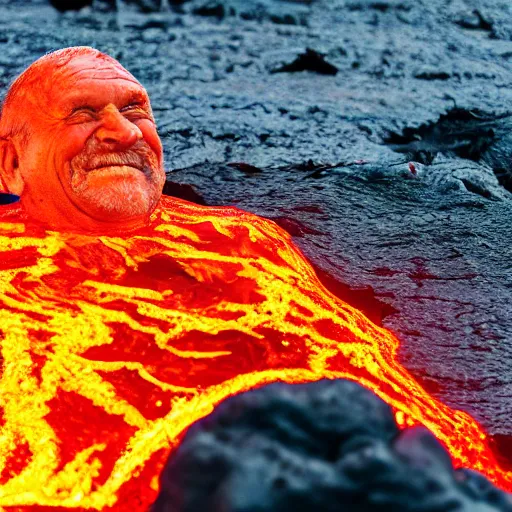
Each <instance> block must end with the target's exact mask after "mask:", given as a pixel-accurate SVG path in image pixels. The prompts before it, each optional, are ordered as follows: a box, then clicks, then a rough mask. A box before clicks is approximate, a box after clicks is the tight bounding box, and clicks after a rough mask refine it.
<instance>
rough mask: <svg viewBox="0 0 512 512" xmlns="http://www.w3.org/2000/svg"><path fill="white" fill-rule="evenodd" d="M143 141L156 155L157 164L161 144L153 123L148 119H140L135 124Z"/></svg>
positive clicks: (160, 157)
mask: <svg viewBox="0 0 512 512" xmlns="http://www.w3.org/2000/svg"><path fill="white" fill-rule="evenodd" d="M137 126H138V127H139V129H140V131H141V132H142V136H143V137H144V140H145V141H146V142H147V144H148V145H149V147H150V148H151V149H152V150H153V151H154V152H155V153H156V154H157V155H158V159H159V163H161V159H162V142H161V141H160V137H159V136H158V133H157V131H156V126H155V123H153V122H152V121H150V120H149V119H142V120H140V121H139V122H138V123H137Z"/></svg>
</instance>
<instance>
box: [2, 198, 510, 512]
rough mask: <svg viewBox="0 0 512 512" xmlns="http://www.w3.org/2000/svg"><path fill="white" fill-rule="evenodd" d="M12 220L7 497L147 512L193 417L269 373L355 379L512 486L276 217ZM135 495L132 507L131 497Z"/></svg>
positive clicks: (459, 457) (221, 211)
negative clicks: (99, 232)
mask: <svg viewBox="0 0 512 512" xmlns="http://www.w3.org/2000/svg"><path fill="white" fill-rule="evenodd" d="M17 214H18V212H17V211H16V208H15V207H10V208H9V209H8V208H6V210H5V213H4V214H3V215H2V216H0V340H1V347H2V357H3V371H2V376H1V380H0V397H1V404H0V405H1V415H0V425H1V426H2V428H1V431H0V469H1V472H0V506H3V507H19V508H17V510H30V509H32V507H31V506H34V505H47V506H60V507H68V508H78V509H86V508H91V509H96V510H100V509H106V508H109V507H112V510H129V509H131V510H133V511H134V512H136V511H141V512H142V511H143V510H146V509H147V507H148V505H149V503H151V502H152V501H153V500H154V499H155V496H156V492H157V489H156V485H155V475H158V473H159V472H160V470H161V468H162V466H163V464H164V462H165V459H166V457H167V455H168V453H169V451H170V449H171V448H172V446H174V445H176V443H177V442H179V436H180V434H182V433H183V431H184V430H185V429H186V428H187V427H188V426H189V425H190V424H191V423H193V422H194V421H196V420H198V419H199V418H202V417H204V416H205V415H207V414H209V413H210V412H211V411H212V409H213V407H214V406H215V404H217V403H219V402H220V401H222V400H223V399H225V398H226V397H228V396H231V395H233V394H236V393H240V392H243V391H245V390H248V389H250V388H253V387H255V386H260V385H262V384H266V383H270V382H275V381H284V382H289V383H299V382H308V381H315V380H318V379H321V378H325V377H327V378H341V377H343V378H349V379H353V380H357V381H358V382H360V383H361V384H363V385H364V386H366V387H368V388H370V389H372V390H374V391H375V392H376V393H377V394H378V395H379V396H380V397H381V398H382V399H384V400H385V401H386V402H387V403H389V404H390V405H391V406H392V407H393V408H394V410H395V413H396V418H397V421H398V422H399V424H401V425H404V426H405V425H413V424H416V423H422V424H424V425H426V426H427V427H428V428H430V429H431V430H432V431H433V432H434V433H435V435H436V436H437V437H438V438H439V439H440V440H441V441H442V442H444V443H445V445H446V446H447V447H448V449H449V451H450V453H451V454H452V457H453V460H454V462H455V463H456V464H457V465H464V466H468V467H472V468H474V469H477V470H480V471H482V472H483V473H484V474H486V475H487V476H488V477H489V478H491V479H492V480H493V481H494V482H496V483H497V484H498V485H500V486H502V487H505V488H510V486H511V482H512V475H511V474H509V473H505V472H504V471H502V470H501V469H500V468H499V467H498V465H497V463H496V461H495V459H494V457H493V454H492V453H491V451H490V450H489V448H488V446H487V444H486V436H485V434H484V432H483V431H482V429H481V428H480V427H479V425H478V424H477V423H476V422H475V421H474V420H473V419H472V418H471V417H470V416H468V415H467V414H465V413H463V412H460V411H454V410H451V409H449V408H447V407H446V406H444V405H443V404H441V403H439V402H438V401H436V400H434V399H433V398H432V397H431V396H429V395H428V394H427V393H426V392H425V391H424V390H423V389H422V388H421V387H420V386H419V385H418V384H417V383H416V382H415V381H414V380H413V378H412V377H411V376H410V375H409V373H408V372H407V371H406V370H405V369H404V368H402V367H401V366H400V365H398V363H397V362H396V351H397V348H398V341H397V339H396V338H395V337H394V336H393V335H392V334H391V333H389V332H388V331H386V330H384V329H381V328H379V327H377V326H375V325H374V324H372V323H371V322H369V321H368V319H366V318H365V317H364V316H363V315H362V314H361V313H360V312H358V311H357V310H355V309H353V308H351V307H350V306H348V305H347V304H345V303H343V302H342V301H340V300H339V299H337V298H336V297H334V296H333V295H332V294H330V293H329V292H328V291H327V290H326V289H325V288H324V287H323V286H322V285H321V284H320V283H319V281H318V279H317V277H316V276H315V274H314V272H313V270H312V268H311V266H310V265H309V264H308V263H307V261H306V260H305V259H304V257H303V256H302V255H301V254H300V252H299V251H298V250H297V249H296V248H295V247H294V246H293V245H292V243H291V240H290V237H289V235H288V234H287V233H286V232H284V231H283V230H281V229H280V228H279V227H277V226H276V225H275V224H274V223H272V222H269V221H266V220H264V219H261V218H258V217H256V216H253V215H250V214H247V213H244V212H241V211H239V210H236V209H234V208H206V207H202V206H196V205H192V204H190V203H186V202H183V201H180V200H175V199H171V198H163V199H162V201H161V203H160V206H159V207H158V209H157V210H156V211H155V213H154V214H153V216H152V219H151V225H150V226H149V227H148V228H147V229H144V230H141V231H138V232H137V233H136V234H134V235H131V236H102V237H96V236H87V235H83V234H71V233H57V232H48V231H45V230H44V229H43V228H42V227H41V226H39V225H38V224H36V223H33V222H28V221H26V220H25V222H19V219H18V218H17V217H16V215H17ZM129 507H130V508H129Z"/></svg>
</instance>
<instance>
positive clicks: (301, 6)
mask: <svg viewBox="0 0 512 512" xmlns="http://www.w3.org/2000/svg"><path fill="white" fill-rule="evenodd" d="M312 3H313V2H312V1H311V0H291V1H286V0H280V1H278V0H206V1H205V0H195V1H193V3H192V12H193V13H194V14H198V15H200V16H210V17H216V18H218V19H222V18H224V17H225V16H238V17H240V18H241V19H244V20H256V21H260V22H262V21H266V20H269V21H272V22H273V23H276V24H281V25H304V24H306V19H307V15H308V13H309V12H310V9H309V6H310V5H311V4H312Z"/></svg>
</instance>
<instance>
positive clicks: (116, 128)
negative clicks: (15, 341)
mask: <svg viewBox="0 0 512 512" xmlns="http://www.w3.org/2000/svg"><path fill="white" fill-rule="evenodd" d="M93 52H94V53H93ZM54 73H55V78H54V79H53V80H52V82H51V86H49V87H47V88H44V87H43V88H34V90H32V91H27V92H26V93H25V96H24V97H25V98H26V99H27V101H26V102H21V101H20V102H19V103H20V104H19V105H18V104H17V107H18V108H17V110H18V112H19V113H20V115H21V116H23V117H24V120H25V122H26V123H27V125H28V127H29V132H30V136H29V137H28V140H27V141H26V142H24V143H23V142H21V141H20V140H16V137H13V138H12V140H9V138H8V140H7V142H5V141H4V143H3V145H2V146H1V147H2V158H0V162H3V164H2V169H0V174H1V175H2V178H3V181H4V182H5V183H6V185H7V188H8V191H9V192H11V193H14V194H18V195H20V196H21V205H22V207H23V209H24V210H25V212H26V213H27V214H28V215H29V216H31V217H33V218H36V219H38V220H40V221H42V222H44V223H47V224H48V225H50V226H51V227H52V228H57V229H59V228H62V229H79V230H86V231H91V232H107V231H112V230H116V231H130V230H134V229H137V228H139V227H142V226H144V225H146V224H147V222H148V218H149V215H150V214H151V213H152V212H153V210H154V209H155V207H156V205H157V203H158V200H159V199H160V196H161V192H162V188H163V184H164V181H165V172H164V170H163V162H162V160H163V158H162V145H161V142H160V138H159V136H158V134H157V131H156V125H155V122H154V119H153V115H152V112H151V106H150V102H149V98H148V95H147V93H146V91H145V89H144V88H143V87H142V85H141V84H140V83H139V82H138V81H137V80H136V79H135V78H134V77H133V76H132V75H131V74H130V73H128V71H126V70H125V69H124V68H122V67H121V66H120V64H119V63H117V62H116V61H115V60H113V59H111V58H109V57H107V56H105V58H104V59H102V58H98V56H97V52H96V51H95V50H92V49H91V52H87V51H85V52H84V53H83V54H81V55H79V56H78V57H75V58H73V59H72V60H71V61H70V62H68V63H67V64H66V65H65V66H62V67H59V68H58V69H57V68H56V69H55V72H54ZM7 121H8V119H3V122H7Z"/></svg>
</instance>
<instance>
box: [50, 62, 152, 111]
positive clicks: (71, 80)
mask: <svg viewBox="0 0 512 512" xmlns="http://www.w3.org/2000/svg"><path fill="white" fill-rule="evenodd" d="M83 64H84V65H83V66H80V65H76V63H74V65H73V66H69V67H68V66H67V67H66V69H63V70H60V73H59V75H60V76H56V77H55V80H53V83H52V90H51V102H52V103H53V107H54V108H55V107H56V108H64V109H67V108H69V107H70V106H71V107H72V106H79V105H80V104H81V103H84V102H86V103H88V104H90V105H91V106H98V107H99V106H101V105H102V104H104V103H105V102H107V103H110V102H120V103H125V102H129V101H139V102H148V101H149V99H148V97H147V93H146V91H145V89H144V88H143V87H142V85H141V84H140V83H139V82H138V81H137V80H136V79H135V78H134V77H133V75H131V74H130V73H129V72H128V71H126V70H125V69H124V68H122V67H121V66H120V65H119V66H115V65H110V63H109V62H105V63H101V62H100V63H99V64H98V65H94V66H91V65H90V62H88V63H85V62H84V63H83Z"/></svg>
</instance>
